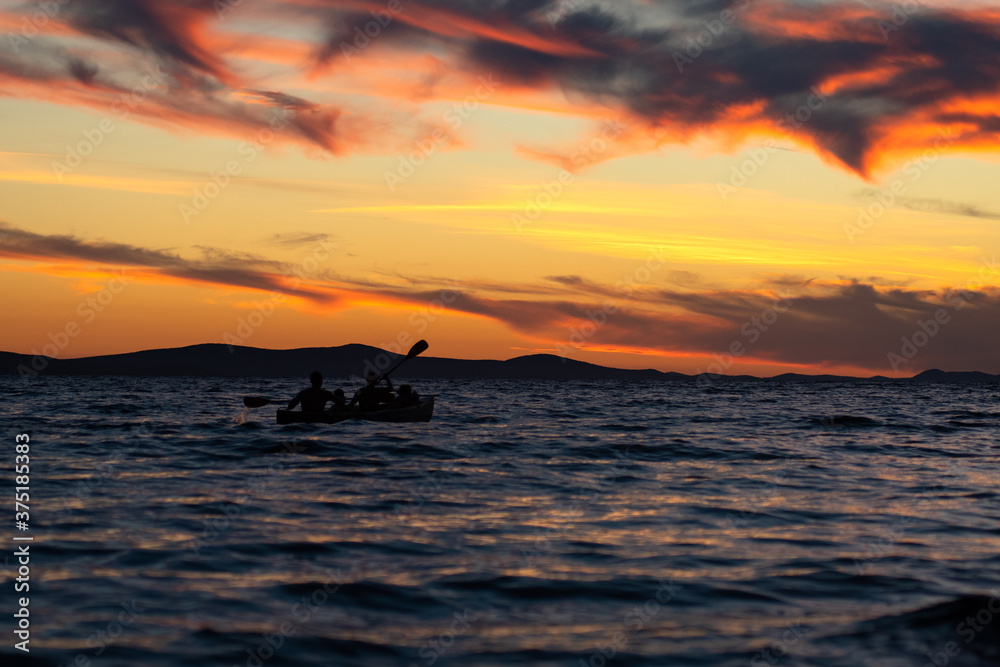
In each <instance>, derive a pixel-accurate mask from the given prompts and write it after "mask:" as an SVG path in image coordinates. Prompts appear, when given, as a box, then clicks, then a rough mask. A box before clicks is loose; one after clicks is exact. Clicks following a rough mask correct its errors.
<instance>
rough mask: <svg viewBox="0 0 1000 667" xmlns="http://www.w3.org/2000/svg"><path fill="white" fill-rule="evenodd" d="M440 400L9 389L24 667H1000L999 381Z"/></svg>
mask: <svg viewBox="0 0 1000 667" xmlns="http://www.w3.org/2000/svg"><path fill="white" fill-rule="evenodd" d="M397 382H398V381H397ZM412 384H413V385H414V389H416V390H417V391H419V392H420V393H421V394H423V395H428V394H433V395H436V396H437V399H436V408H435V414H434V418H433V420H432V421H431V422H430V423H420V424H382V423H370V422H346V423H340V424H335V425H290V426H278V425H277V424H275V418H274V417H275V415H274V408H273V407H265V408H259V409H253V410H250V409H246V408H244V407H243V403H242V398H243V397H244V396H247V395H255V396H266V397H273V398H276V399H282V400H283V399H287V398H288V397H290V396H292V395H294V393H295V392H296V391H297V390H298V389H300V388H302V387H301V386H300V382H299V381H296V380H290V379H289V380H285V379H228V378H131V377H46V376H44V375H43V376H38V377H35V378H24V379H22V378H14V377H7V378H2V379H0V396H2V399H3V404H4V406H3V407H4V409H3V411H2V416H0V423H2V425H3V438H4V439H5V440H6V442H7V445H6V446H5V447H4V452H5V456H6V459H7V460H6V461H5V462H4V465H3V469H4V470H6V471H7V472H6V474H5V476H4V480H3V483H4V485H5V486H6V487H7V488H6V489H5V490H3V497H4V498H6V501H5V503H4V505H5V507H7V518H6V519H5V523H6V524H7V526H8V529H7V530H6V531H5V533H6V534H7V536H8V537H7V538H6V539H5V542H6V544H5V545H4V549H3V553H2V556H3V565H4V567H3V584H2V590H3V594H2V596H0V600H2V609H0V616H2V618H3V621H2V623H0V626H2V628H3V632H2V635H3V645H2V646H0V664H2V665H4V666H12V667H18V666H22V665H31V666H34V665H66V666H69V665H73V666H74V667H91V666H108V667H110V666H118V665H122V666H129V667H132V666H142V667H161V666H162V667H167V666H174V665H178V666H183V667H201V666H205V667H215V666H219V667H262V666H263V665H267V666H268V667H278V666H282V667H284V666H312V665H316V666H333V667H339V666H348V667H353V666H365V667H370V666H371V667H380V666H383V665H385V666H397V665H398V666H400V667H432V666H437V667H457V666H462V667H465V666H472V667H480V666H482V667H508V666H512V665H538V666H545V667H587V666H591V667H603V666H604V665H636V666H643V667H644V666H654V665H655V666H677V667H702V666H720V667H729V666H732V667H736V666H740V667H765V666H772V665H782V666H786V667H793V666H807V665H808V666H815V667H855V666H858V665H880V666H881V665H885V666H890V667H894V666H897V665H898V666H900V667H903V666H906V667H911V666H914V667H924V666H927V665H931V666H934V667H945V666H996V665H998V664H1000V494H998V485H1000V484H998V472H1000V393H998V386H997V385H996V384H968V385H962V384H918V383H912V382H886V383H879V382H786V383H782V382H737V381H732V382H725V381H718V382H715V383H713V384H708V385H698V384H696V383H693V382H692V383H685V382H619V381H599V382H597V381H594V382H591V381H573V382H555V381H552V382H548V381H546V382H543V381H477V380H433V381H432V380H413V381H412ZM336 386H338V383H337V382H336V381H333V382H330V381H328V382H327V387H328V388H330V389H333V388H335V387H336ZM340 386H346V383H345V382H342V383H340ZM347 388H348V389H350V387H347ZM23 435H26V436H28V437H27V438H24V437H19V436H23ZM25 441H27V442H26V443H25ZM18 444H27V447H22V448H21V452H22V453H20V454H19V453H18V451H17V445H18ZM16 456H26V457H28V458H27V459H20V460H19V461H18V460H15V457H16ZM15 465H28V466H29V470H28V472H27V474H25V475H23V476H21V478H20V479H18V478H17V477H18V476H17V475H16V471H15ZM22 470H24V469H23V468H22ZM18 486H20V487H28V490H27V491H21V493H27V494H28V497H27V498H24V497H22V499H23V500H26V501H27V502H24V503H22V507H20V508H19V507H15V502H16V501H15V493H18V491H17V490H16V488H15V487H18ZM21 510H23V511H24V513H25V514H24V515H20V516H19V517H17V518H16V517H15V516H14V515H15V511H21ZM17 520H21V521H23V524H22V525H21V526H18V524H17V523H16V521H17ZM14 538H24V539H18V540H16V541H15V539H14ZM25 552H27V554H28V555H27V556H25V555H21V554H24V553H25ZM25 561H27V563H26V564H25ZM18 632H20V633H21V634H20V635H19V634H18ZM25 642H27V643H25ZM23 649H28V650H27V651H25V650H23Z"/></svg>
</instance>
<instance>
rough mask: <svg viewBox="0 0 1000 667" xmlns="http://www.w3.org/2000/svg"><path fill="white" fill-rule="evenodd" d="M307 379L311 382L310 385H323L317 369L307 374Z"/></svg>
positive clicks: (321, 375) (320, 374)
mask: <svg viewBox="0 0 1000 667" xmlns="http://www.w3.org/2000/svg"><path fill="white" fill-rule="evenodd" d="M309 381H310V382H312V386H313V387H315V388H316V389H319V388H320V387H322V386H323V374H322V373H320V372H319V371H313V372H312V373H311V374H310V375H309Z"/></svg>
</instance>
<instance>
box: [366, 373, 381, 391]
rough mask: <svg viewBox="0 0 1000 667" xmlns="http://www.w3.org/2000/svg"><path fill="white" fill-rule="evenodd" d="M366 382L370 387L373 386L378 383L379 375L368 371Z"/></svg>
mask: <svg viewBox="0 0 1000 667" xmlns="http://www.w3.org/2000/svg"><path fill="white" fill-rule="evenodd" d="M365 380H366V381H367V382H368V386H369V387H371V386H373V385H374V384H375V383H377V382H378V373H376V372H375V371H368V374H367V375H365Z"/></svg>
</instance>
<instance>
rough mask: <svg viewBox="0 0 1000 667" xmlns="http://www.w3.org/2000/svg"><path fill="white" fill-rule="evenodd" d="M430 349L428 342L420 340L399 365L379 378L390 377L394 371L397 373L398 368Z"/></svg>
mask: <svg viewBox="0 0 1000 667" xmlns="http://www.w3.org/2000/svg"><path fill="white" fill-rule="evenodd" d="M428 347H430V345H428V344H427V341H425V340H418V341H417V342H416V343H414V344H413V347H411V348H410V351H409V352H407V353H406V357H405V358H403V359H400V360H399V363H398V364H396V365H395V366H393V367H392V368H390V369H389V370H388V371H387V372H385V373H382V375H381V376H379V379H381V378H387V377H389V375H390V374H391V373H392V372H393V371H395V370H396V369H397V368H399V367H400V366H402V365H403V364H405V363H406V362H407V361H409V360H410V359H412V358H413V357H415V356H417V355H418V354H422V353H423V352H426V351H427V348H428Z"/></svg>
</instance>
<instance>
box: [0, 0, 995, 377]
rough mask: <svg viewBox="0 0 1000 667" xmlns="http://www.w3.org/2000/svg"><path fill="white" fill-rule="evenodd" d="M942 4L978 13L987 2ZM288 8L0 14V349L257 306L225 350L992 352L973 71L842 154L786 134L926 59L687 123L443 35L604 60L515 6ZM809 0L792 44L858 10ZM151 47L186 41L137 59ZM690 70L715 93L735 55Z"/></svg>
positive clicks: (136, 333) (186, 328) (875, 362)
mask: <svg viewBox="0 0 1000 667" xmlns="http://www.w3.org/2000/svg"><path fill="white" fill-rule="evenodd" d="M168 4H169V3H168ZM332 4H334V5H336V4H337V3H332ZM946 4H947V3H934V4H933V5H932V7H931V8H930V9H928V11H937V10H936V9H934V7H938V8H942V9H940V11H945V10H944V9H943V7H945V5H946ZM345 6H346V3H345ZM947 6H948V7H949V9H948V10H947V11H952V12H956V13H955V14H954V16H958V17H960V18H962V17H964V18H968V17H971V16H973V14H974V13H975V12H977V11H979V12H980V14H979V15H978V17H979V20H980V21H981V22H986V23H988V24H989V25H990V26H992V28H991V29H993V30H995V31H996V34H997V35H1000V18H998V17H997V16H995V13H990V12H988V11H987V10H985V9H981V10H977V9H976V8H975V7H972V6H970V7H965V6H957V5H954V4H951V5H947ZM295 8H298V9H297V10H301V11H304V12H308V11H317V12H318V11H320V9H319V8H318V5H316V4H315V3H309V2H304V1H301V0H300V1H298V2H279V1H272V2H265V3H260V4H259V5H258V6H256V7H245V8H240V7H236V6H232V7H229V8H228V10H227V12H226V13H225V16H220V17H216V16H215V12H214V11H213V12H207V13H204V12H199V10H196V9H192V8H189V7H188V8H185V9H183V10H182V9H178V10H177V13H176V15H171V16H167V15H166V14H165V15H164V16H160V15H159V14H156V13H155V12H154V13H153V14H151V16H153V15H155V16H156V17H159V19H162V20H164V21H166V22H168V23H170V22H171V21H173V22H175V23H173V24H171V25H172V30H173V32H171V33H170V34H167V33H162V34H160V33H156V34H157V35H158V37H156V38H157V39H168V38H170V39H175V40H177V44H176V45H174V46H175V47H176V48H174V50H173V51H171V50H170V48H168V45H164V44H159V45H155V46H154V47H151V48H150V49H148V50H147V49H143V48H140V47H136V46H134V45H130V44H126V43H123V42H120V41H115V40H114V39H111V38H108V37H107V36H105V37H101V36H100V32H99V31H97V32H93V31H91V32H88V31H86V30H82V29H81V28H80V24H79V23H78V22H75V20H74V19H73V18H72V16H71V15H70V14H69V13H67V14H65V15H62V14H59V13H57V14H55V15H52V16H50V17H48V20H46V21H45V22H44V24H43V25H39V26H37V27H38V32H39V35H38V36H37V37H28V36H22V33H21V32H19V31H20V30H21V26H22V19H23V17H24V16H26V15H24V14H23V12H24V11H25V10H24V9H23V8H18V7H16V6H8V5H6V4H5V5H0V26H6V29H7V30H9V31H10V34H12V35H15V36H17V39H14V38H11V39H10V40H8V42H9V43H8V44H4V45H2V46H3V48H4V49H6V51H2V52H0V80H2V88H3V93H2V97H0V108H2V109H3V114H4V118H5V121H6V122H5V123H4V124H3V125H2V126H0V222H2V223H3V227H2V228H0V267H2V272H0V288H2V289H3V291H4V292H3V293H4V295H5V306H6V307H5V309H4V310H5V313H6V315H7V321H8V323H9V326H6V327H4V331H3V337H2V339H0V349H2V350H6V351H13V352H20V353H32V354H34V353H39V352H42V351H43V349H44V350H47V351H48V352H52V351H55V352H56V356H60V357H79V356H87V355H94V354H109V353H117V352H128V351H134V350H138V349H145V348H153V347H169V346H180V345H188V344H194V343H202V342H222V341H223V340H224V339H225V337H226V336H227V335H229V336H232V335H234V332H235V331H237V329H239V327H240V322H241V318H244V319H245V318H246V317H247V314H248V313H255V312H261V313H263V312H265V311H266V313H267V314H266V316H263V315H262V316H259V317H258V318H257V319H259V320H260V324H259V325H258V326H254V327H252V331H250V332H249V333H250V335H244V336H239V338H240V339H241V340H242V341H243V344H246V345H252V346H258V347H271V348H294V347H306V346H323V345H340V344H346V343H351V342H360V343H366V344H371V345H379V346H389V345H391V344H392V343H393V341H397V340H399V339H400V337H401V336H403V335H404V334H405V335H412V336H413V337H419V338H426V339H427V340H429V341H430V342H431V344H432V346H433V350H434V354H435V355H438V356H451V357H460V358H510V357H513V356H518V355H520V354H527V353H534V352H548V353H558V354H564V355H566V356H570V357H572V358H574V359H580V360H584V361H592V362H594V363H600V364H604V365H610V366H621V367H634V368H646V367H653V368H657V369H660V370H676V371H680V372H688V373H690V372H694V371H698V370H721V371H722V372H726V373H751V374H756V375H770V374H774V373H780V372H786V371H794V372H805V373H825V372H840V373H852V374H863V375H865V374H875V373H880V374H886V375H912V374H914V373H916V372H919V371H920V370H923V369H924V368H927V367H930V366H934V365H939V366H948V367H949V370H966V369H972V368H973V367H977V368H978V369H980V370H985V371H988V372H994V373H996V372H1000V355H998V354H997V353H996V351H995V350H994V348H993V345H992V343H990V342H988V339H989V336H988V335H987V334H986V333H985V332H988V331H990V330H991V328H992V327H995V326H996V325H1000V290H997V286H998V285H1000V265H998V264H997V262H996V254H997V251H998V250H1000V191H998V190H997V189H996V188H995V187H992V184H993V183H995V182H996V181H997V177H998V176H1000V165H998V163H997V151H996V145H995V142H993V143H991V142H992V141H993V140H990V139H987V138H985V137H984V135H979V134H977V133H978V131H979V127H980V126H979V125H978V124H977V123H978V122H979V121H978V120H977V119H978V118H982V117H985V115H988V114H991V113H992V109H994V108H995V102H996V98H995V93H994V92H989V91H986V92H981V93H979V92H977V93H976V94H972V93H967V92H963V91H955V92H954V94H951V92H949V97H948V99H942V101H941V103H940V105H939V106H938V107H936V108H930V107H926V108H920V109H914V110H912V112H911V113H909V114H908V115H907V114H904V113H902V112H900V114H899V115H898V118H896V119H880V120H879V123H882V124H886V125H885V126H884V127H883V126H882V125H879V127H878V128H877V130H878V131H877V132H875V130H872V136H873V137H874V136H875V135H876V134H877V136H878V139H877V140H875V139H872V140H871V142H870V145H869V146H867V147H866V150H867V152H866V153H865V154H864V156H863V158H862V157H857V158H855V157H850V155H852V154H851V153H850V150H853V149H849V147H848V148H845V147H838V146H834V145H833V144H835V143H836V141H839V140H840V139H839V138H837V137H834V138H830V139H828V138H827V135H824V134H822V133H818V132H812V128H811V126H810V125H809V123H810V122H812V120H811V119H813V117H814V115H815V117H822V119H823V122H832V121H831V118H833V117H832V116H829V115H826V116H824V115H822V114H831V113H834V112H836V110H834V111H831V110H830V109H831V108H832V106H834V105H831V106H829V107H828V106H824V104H826V103H827V101H828V100H831V99H839V100H841V101H840V102H838V104H841V103H842V104H846V102H844V101H843V100H844V99H846V97H844V96H851V95H856V96H860V95H862V94H869V89H870V88H871V87H872V86H873V85H874V84H875V83H878V82H881V81H886V80H889V79H892V78H893V77H894V76H895V75H896V73H897V70H898V69H899V66H900V65H899V63H903V62H906V63H909V65H908V66H909V67H917V66H921V67H922V66H927V67H930V65H928V64H927V63H928V62H930V61H929V60H928V58H930V56H929V55H925V54H920V53H908V54H906V55H905V57H904V56H900V57H899V59H897V60H896V61H893V62H896V65H892V64H891V63H890V64H886V63H879V62H872V63H870V65H869V66H867V67H862V68H860V69H858V70H857V71H850V72H844V73H843V74H841V75H837V76H829V77H826V78H825V79H822V80H821V81H819V82H818V84H817V85H818V87H816V88H815V90H813V91H812V92H811V93H809V95H813V97H809V96H808V95H806V96H803V98H802V101H801V105H800V106H798V108H796V107H794V106H793V107H791V114H790V116H791V119H792V120H786V121H782V122H780V123H779V122H777V120H775V119H772V120H768V119H767V118H766V117H765V115H764V114H765V113H766V112H767V108H766V107H767V105H766V104H765V100H764V99H763V98H761V99H759V100H758V101H756V102H754V103H742V102H741V103H735V102H734V103H733V104H732V105H731V106H730V107H729V108H728V111H727V112H726V113H724V114H720V115H719V116H718V117H717V118H715V119H714V120H713V121H712V122H705V123H701V124H695V123H688V122H687V121H682V120H680V116H681V115H683V112H682V111H680V110H678V111H676V113H675V112H673V111H671V112H667V111H664V112H662V113H661V115H659V116H655V115H654V114H653V113H652V112H649V114H648V115H645V116H642V115H637V112H635V111H634V109H635V108H636V107H630V106H629V104H628V103H627V100H626V98H627V95H628V94H629V93H627V91H625V90H624V89H620V88H616V87H615V86H613V85H611V84H610V83H609V84H608V90H607V91H605V97H604V98H602V100H603V101H602V103H600V104H598V103H597V101H595V98H594V96H591V95H589V94H588V93H586V92H585V91H582V90H572V89H571V86H569V85H568V82H566V81H563V82H562V84H561V85H560V84H559V82H557V81H556V80H555V78H554V77H556V76H557V73H549V74H546V75H543V74H541V73H539V74H538V76H537V77H535V78H533V77H531V76H521V78H518V77H517V76H514V75H513V74H511V73H510V72H503V71H499V70H498V69H491V68H490V67H488V66H485V65H480V64H477V63H474V62H471V61H463V60H462V55H461V51H460V50H451V47H449V46H448V45H449V44H450V43H451V42H449V41H448V40H457V42H463V41H464V42H468V43H479V44H484V45H489V48H496V49H497V50H498V51H502V52H510V53H515V52H516V53H537V54H543V55H544V57H545V58H550V59H551V58H564V59H569V60H573V61H574V62H577V63H584V64H586V63H590V62H593V61H597V60H600V59H607V58H610V57H611V56H609V55H607V54H605V53H604V52H602V51H601V50H600V49H599V48H597V47H595V46H593V45H588V44H587V43H584V42H585V40H580V39H577V36H574V35H573V34H569V33H564V32H560V30H558V29H555V28H552V27H548V28H546V30H542V27H544V26H542V25H541V23H540V24H539V25H538V26H535V27H534V28H531V27H526V26H529V24H525V23H518V24H515V23H514V22H507V21H504V20H497V21H486V20H483V19H482V17H480V16H478V15H477V14H476V12H475V11H473V10H471V9H470V10H469V12H468V13H467V14H463V13H462V12H461V11H459V10H455V9H451V10H448V11H445V10H444V9H434V8H433V7H430V6H429V7H423V8H419V9H418V8H414V9H413V11H412V12H410V13H408V14H407V13H405V12H404V13H403V14H401V15H399V16H398V17H396V19H395V20H401V21H406V22H407V24H408V25H409V26H411V28H413V29H414V30H419V31H424V32H425V33H426V34H428V35H437V36H438V37H440V38H441V41H435V39H429V41H428V42H427V43H426V44H423V43H419V40H418V42H415V43H413V44H408V43H405V42H403V43H397V42H395V41H393V40H391V39H390V38H388V37H385V36H381V37H379V39H374V38H373V39H372V40H371V42H372V44H371V46H370V48H369V47H367V46H366V47H364V48H360V49H358V52H357V53H353V52H351V51H350V49H347V50H346V51H345V50H344V49H343V48H341V47H342V46H343V45H339V46H338V45H337V44H334V45H333V47H332V53H331V54H328V56H329V58H327V57H326V56H322V57H321V55H318V54H322V49H323V43H324V39H326V37H325V36H324V34H323V33H322V30H320V29H319V28H318V27H316V26H318V23H317V24H315V25H313V24H310V23H309V22H301V21H300V22H298V23H296V22H295V21H292V22H291V23H289V22H288V21H285V22H282V21H278V20H276V17H281V18H282V19H288V17H289V16H297V14H295V13H294V11H297V10H296V9H295ZM855 9H856V11H857V12H861V14H864V15H865V16H867V14H865V12H870V11H874V10H865V9H859V8H855ZM287 11H291V12H292V13H283V12H287ZM650 11H651V10H650ZM748 11H750V10H748ZM812 11H816V12H826V13H825V14H823V16H822V18H823V21H820V22H818V23H810V24H809V25H810V26H812V27H811V28H810V32H809V39H812V40H816V41H817V43H819V42H822V41H823V40H826V39H832V38H833V36H835V35H838V34H841V33H840V32H839V31H840V30H841V29H842V28H843V27H844V26H850V25H853V24H852V23H851V22H852V21H854V20H855V19H857V16H855V15H854V14H851V13H849V12H847V11H846V10H844V11H843V12H840V11H838V10H835V9H834V8H825V9H823V8H817V9H815V10H812ZM966 13H968V14H966ZM27 16H29V17H30V15H27ZM859 16H860V14H859ZM668 18H669V17H666V18H665V17H659V18H658V19H657V20H662V21H666V20H668ZM964 18H963V20H964ZM857 20H860V19H857ZM956 20H957V19H956ZM543 23H544V21H543ZM279 25H284V26H285V27H284V28H280V29H279V28H277V27H276V26H279ZM546 25H547V24H546ZM739 25H740V26H741V28H740V29H745V30H759V31H761V32H762V33H765V32H766V33H767V34H769V35H771V38H772V39H779V38H780V36H781V35H784V34H787V33H788V32H789V31H792V29H793V28H794V27H795V26H799V27H801V26H802V24H801V20H800V18H796V17H795V16H792V15H789V16H787V17H786V16H784V15H783V14H782V12H781V5H780V3H779V4H777V5H775V6H773V7H772V6H768V7H767V8H764V7H761V8H758V9H755V10H752V11H751V13H750V14H748V15H747V19H746V21H745V23H740V24H739ZM136 29H137V30H139V28H136ZM152 34H153V33H150V35H152ZM164 35H166V36H164ZM868 37H871V36H870V35H869V36H868ZM875 37H877V38H878V39H879V40H881V37H880V36H879V35H878V33H877V31H876V33H875ZM18 39H20V40H22V41H17V40H18ZM144 39H146V38H144ZM149 39H153V38H152V37H149ZM380 39H381V40H382V41H381V42H380V41H379V40H380ZM865 39H867V37H866V38H865ZM873 39H874V38H873ZM858 40H859V41H863V40H862V39H861V37H858ZM998 40H1000V37H998ZM139 43H144V42H142V40H140V41H139ZM873 43H875V42H873ZM879 43H880V42H879ZM886 43H888V44H889V45H890V46H893V45H894V43H893V42H891V41H890V40H886ZM351 46H354V45H351ZM484 48H485V47H484ZM595 48H596V49H597V50H595ZM622 48H624V47H622ZM887 48H888V47H887ZM505 49H508V50H509V49H514V51H504V50H505ZM157 53H174V54H178V53H180V54H183V56H182V57H179V58H178V59H175V60H170V59H169V58H168V59H167V60H168V61H169V63H168V64H169V67H166V68H164V67H162V66H161V65H162V62H161V61H160V60H159V57H158V56H157ZM540 57H541V56H540ZM887 57H888V56H887ZM936 57H938V58H940V57H943V55H942V54H937V55H936ZM956 57H957V56H956ZM73 58H76V59H77V60H75V61H74V60H73ZM63 61H65V62H66V63H75V64H72V66H70V65H69V64H67V65H65V66H63V65H61V64H60V63H62V62H63ZM29 62H30V63H32V64H31V66H30V67H29V66H28V65H22V66H20V68H18V67H15V66H12V63H14V64H16V63H29ZM539 62H542V61H539ZM546 62H547V61H546ZM87 63H99V66H98V65H92V66H91V65H88V64H87ZM667 63H668V65H670V64H671V63H673V61H672V60H670V59H669V58H668V60H667ZM688 66H689V67H691V68H698V67H701V68H702V69H703V71H704V72H705V73H706V75H707V74H708V73H709V72H712V76H713V77H715V78H714V79H712V85H714V86H718V87H719V88H718V90H717V91H715V92H718V91H724V90H726V89H725V88H724V87H725V86H726V85H729V84H732V83H733V82H734V80H735V79H734V77H737V75H736V74H734V73H732V72H722V71H719V70H717V69H713V68H714V67H715V66H716V64H715V63H714V62H711V61H710V59H709V58H708V57H706V58H704V59H701V60H699V59H693V60H692V62H691V63H690V65H688ZM61 67H62V69H60V68H61ZM498 67H499V65H498ZM525 67H530V65H525ZM539 67H541V65H539ZM522 74H523V73H522ZM671 76H673V74H672V75H671ZM692 76H695V74H692ZM927 76H931V74H928V75H927ZM699 80H701V79H699ZM685 81H687V80H685ZM629 83H630V85H631V84H634V85H635V86H640V85H641V83H640V82H639V81H634V82H629ZM594 85H598V84H594ZM602 85H603V84H602ZM621 85H622V86H625V83H624V82H622V83H621ZM938 85H944V84H940V83H939V84H938ZM199 86H201V87H200V88H199ZM198 90H200V91H201V92H192V91H198ZM669 90H673V89H671V88H669V87H668V90H667V91H662V92H661V93H658V94H662V95H664V96H666V95H668V94H669V95H673V94H674V93H672V92H669ZM807 92H808V91H807ZM691 94H692V95H695V94H696V93H695V92H692V93H691ZM697 94H701V93H697ZM706 94H709V93H706ZM712 94H714V93H712ZM615 96H620V97H615ZM837 96H841V97H840V98H838V97H837ZM656 100H657V98H656V95H651V96H650V97H649V98H648V99H647V100H646V101H647V102H649V103H650V104H652V103H653V102H655V101H656ZM771 102H772V103H773V104H779V102H780V103H782V104H783V103H784V101H782V100H778V99H775V100H772V101H771ZM674 103H675V104H679V103H680V100H679V98H678V100H675V102H674ZM668 106H669V105H668ZM672 113H675V115H671V114H672ZM795 114H798V116H796V115H795ZM939 114H946V115H947V116H948V117H949V118H953V119H955V120H954V121H953V122H950V123H949V124H943V123H942V122H940V121H939V120H937V119H938V118H939V117H941V116H939ZM796 118H797V120H796ZM778 119H780V117H778ZM772 121H773V122H772ZM782 123H784V125H783V124H782ZM890 123H895V125H889V124H890ZM811 132H812V133H811ZM839 136H840V135H838V137H839ZM859 141H860V139H859ZM824 142H828V143H824ZM838 151H839V152H838ZM845 156H848V157H845ZM852 160H853V161H854V162H853V163H851V161H852ZM848 163H851V164H850V166H848ZM942 313H943V314H942ZM936 317H937V318H938V321H940V322H942V324H941V325H940V326H939V328H938V329H935V330H934V332H933V334H928V333H927V330H928V328H931V329H933V327H932V325H931V324H928V323H929V322H931V321H932V320H934V319H935V318H936ZM944 319H947V322H944V321H943V320H944ZM67 327H69V330H73V331H74V332H75V333H74V334H73V335H71V336H69V335H67V336H68V338H65V340H66V341H67V342H66V344H65V345H61V346H58V345H56V344H55V343H54V342H53V340H55V339H58V340H60V341H61V340H64V337H63V336H62V335H61V334H62V333H65V332H66V331H67V330H68V329H67ZM243 331H244V333H246V331H247V330H246V328H245V327H244V328H243ZM921 332H923V333H921ZM914 336H916V338H914ZM921 336H924V338H926V340H924V338H921ZM229 340H232V339H229ZM921 343H922V344H921ZM907 344H910V345H911V346H912V347H913V349H914V354H912V355H906V354H904V355H903V362H902V363H897V364H895V365H893V362H892V355H893V354H896V355H899V354H900V350H902V349H909V348H906V345H907ZM733 350H739V351H740V352H739V353H738V354H734V352H733ZM897 358H898V356H897ZM713 365H714V368H713ZM963 365H964V366H967V367H968V368H964V367H961V366H963Z"/></svg>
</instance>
